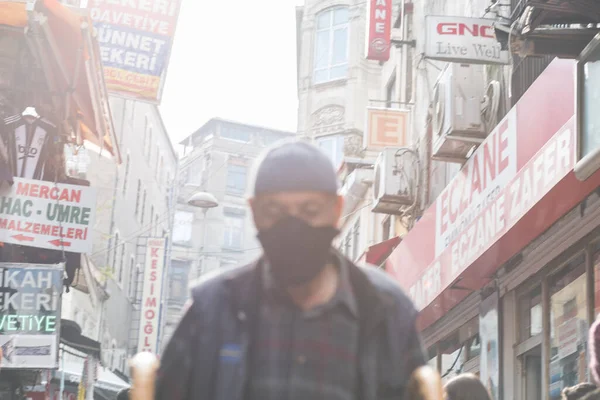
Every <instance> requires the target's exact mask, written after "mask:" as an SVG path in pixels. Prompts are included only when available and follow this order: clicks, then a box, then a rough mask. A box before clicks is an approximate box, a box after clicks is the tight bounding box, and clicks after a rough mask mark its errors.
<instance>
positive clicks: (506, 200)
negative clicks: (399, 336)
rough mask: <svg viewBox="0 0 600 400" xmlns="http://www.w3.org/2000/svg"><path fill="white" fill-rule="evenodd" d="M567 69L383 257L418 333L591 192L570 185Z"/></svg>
mask: <svg viewBox="0 0 600 400" xmlns="http://www.w3.org/2000/svg"><path fill="white" fill-rule="evenodd" d="M573 72H574V63H573V62H572V61H570V60H558V59H557V60H555V61H553V62H552V63H551V64H550V65H549V66H548V67H547V69H546V70H545V71H544V73H543V74H542V75H541V76H540V77H539V78H538V79H537V80H536V81H535V82H534V84H533V85H532V86H531V88H530V89H529V90H528V91H527V93H526V94H525V95H524V96H523V97H522V98H521V100H520V101H519V102H518V103H517V105H516V106H515V107H513V109H512V110H511V111H510V112H509V113H508V114H507V115H506V117H505V118H504V119H503V120H502V121H501V122H500V124H498V126H497V127H496V129H494V130H493V131H492V132H491V133H490V135H488V137H487V139H486V141H485V142H484V143H483V144H482V145H481V146H480V147H479V148H478V149H477V151H476V152H475V153H474V155H473V156H472V157H471V159H470V160H469V161H468V162H467V163H466V164H465V166H464V167H463V169H462V170H461V172H460V173H459V174H458V176H457V177H455V178H454V180H453V181H452V182H451V183H450V184H449V185H448V186H447V187H446V189H445V190H444V191H443V192H442V193H441V195H440V196H439V197H438V198H437V199H436V200H435V202H434V203H433V204H432V205H431V206H430V207H429V208H428V209H427V210H426V211H425V213H424V215H423V217H422V218H421V219H420V221H419V222H418V223H417V224H416V226H415V227H414V228H413V230H411V231H410V232H409V233H408V234H407V235H406V236H405V237H404V238H403V240H402V242H401V243H400V245H399V246H398V247H397V248H396V249H395V250H394V252H393V253H392V254H391V256H390V257H389V259H388V264H387V265H388V272H389V273H390V274H391V275H393V276H394V277H395V278H396V280H397V281H398V282H399V283H400V284H401V286H402V287H403V288H405V289H406V290H407V291H408V292H409V295H410V297H411V298H412V300H413V301H414V303H415V305H416V306H417V308H418V309H419V310H420V311H422V312H421V323H420V324H421V328H423V327H425V326H427V325H429V324H431V323H432V322H434V321H435V320H436V319H437V318H439V317H441V316H442V315H443V314H444V313H445V312H447V311H448V310H449V309H450V308H452V307H453V306H455V305H456V304H458V302H459V301H460V300H462V298H464V297H465V296H466V294H468V293H469V290H477V289H479V288H481V287H482V286H483V285H485V284H486V283H487V282H489V280H490V279H491V278H490V277H491V276H492V275H493V273H494V271H495V270H496V269H497V268H498V267H500V266H501V265H502V264H503V263H504V262H506V261H508V260H509V259H510V257H512V256H513V255H515V254H516V253H517V252H518V251H520V250H521V249H522V248H523V247H525V246H526V245H527V244H528V243H529V242H530V241H531V240H533V239H534V238H535V237H537V236H539V235H540V234H541V233H542V232H544V231H545V230H546V229H548V228H549V227H550V226H551V225H552V224H553V223H554V222H556V221H557V220H558V219H559V218H560V217H561V216H562V215H564V214H565V213H566V212H567V211H568V210H569V209H571V208H572V207H574V206H575V205H576V204H578V203H579V202H580V201H582V200H583V199H584V198H585V196H586V195H587V194H588V193H589V192H590V191H591V190H593V189H594V187H595V185H597V183H596V182H595V180H594V179H592V180H590V181H589V182H586V183H577V182H575V181H574V179H571V178H573V177H572V175H573V174H572V169H573V166H574V163H575V157H574V156H575V146H576V136H575V126H574V100H573V99H574V78H573ZM551 94H552V95H551ZM596 180H598V179H596ZM453 285H456V287H457V290H452V287H453ZM465 289H467V290H465Z"/></svg>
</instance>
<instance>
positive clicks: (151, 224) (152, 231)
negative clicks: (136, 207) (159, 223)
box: [149, 206, 156, 234]
mask: <svg viewBox="0 0 600 400" xmlns="http://www.w3.org/2000/svg"><path fill="white" fill-rule="evenodd" d="M149 216H150V218H149V220H150V228H151V230H150V233H152V234H153V233H155V232H156V225H154V224H153V223H152V218H153V217H154V206H150V214H149Z"/></svg>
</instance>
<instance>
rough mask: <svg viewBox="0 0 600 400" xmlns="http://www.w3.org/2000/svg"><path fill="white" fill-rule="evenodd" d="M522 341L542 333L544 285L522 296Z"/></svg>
mask: <svg viewBox="0 0 600 400" xmlns="http://www.w3.org/2000/svg"><path fill="white" fill-rule="evenodd" d="M520 313H521V314H520V315H521V317H520V327H521V332H520V335H521V341H525V340H527V339H529V338H531V337H534V336H536V335H539V334H540V333H542V327H543V326H542V287H541V286H538V287H536V288H534V289H533V290H531V291H530V292H529V293H527V294H526V295H525V296H523V297H522V298H521V302H520Z"/></svg>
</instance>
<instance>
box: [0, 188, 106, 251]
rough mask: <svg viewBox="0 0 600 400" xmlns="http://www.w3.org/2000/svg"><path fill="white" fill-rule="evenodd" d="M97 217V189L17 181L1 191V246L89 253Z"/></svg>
mask: <svg viewBox="0 0 600 400" xmlns="http://www.w3.org/2000/svg"><path fill="white" fill-rule="evenodd" d="M95 214H96V190H95V189H94V188H91V187H87V186H76V185H67V184H62V183H58V184H55V183H53V182H46V181H37V180H31V179H23V178H15V182H14V184H13V185H12V186H11V187H10V188H9V189H7V190H4V191H0V242H5V243H13V244H20V245H25V246H32V247H41V248H44V249H53V250H62V249H64V250H65V251H69V252H73V253H87V252H90V251H91V249H92V229H91V227H92V226H93V225H94V217H95Z"/></svg>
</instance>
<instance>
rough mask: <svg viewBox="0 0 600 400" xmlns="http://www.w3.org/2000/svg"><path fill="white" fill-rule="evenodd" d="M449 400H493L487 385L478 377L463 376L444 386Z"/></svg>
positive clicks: (451, 380) (471, 375)
mask: <svg viewBox="0 0 600 400" xmlns="http://www.w3.org/2000/svg"><path fill="white" fill-rule="evenodd" d="M444 389H445V391H446V395H447V400H492V397H491V396H490V394H489V392H488V391H487V389H486V388H485V385H484V384H483V382H481V380H479V378H478V377H477V376H476V375H473V374H461V375H458V376H456V377H454V378H452V379H450V380H449V381H448V383H446V385H445V386H444Z"/></svg>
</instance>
